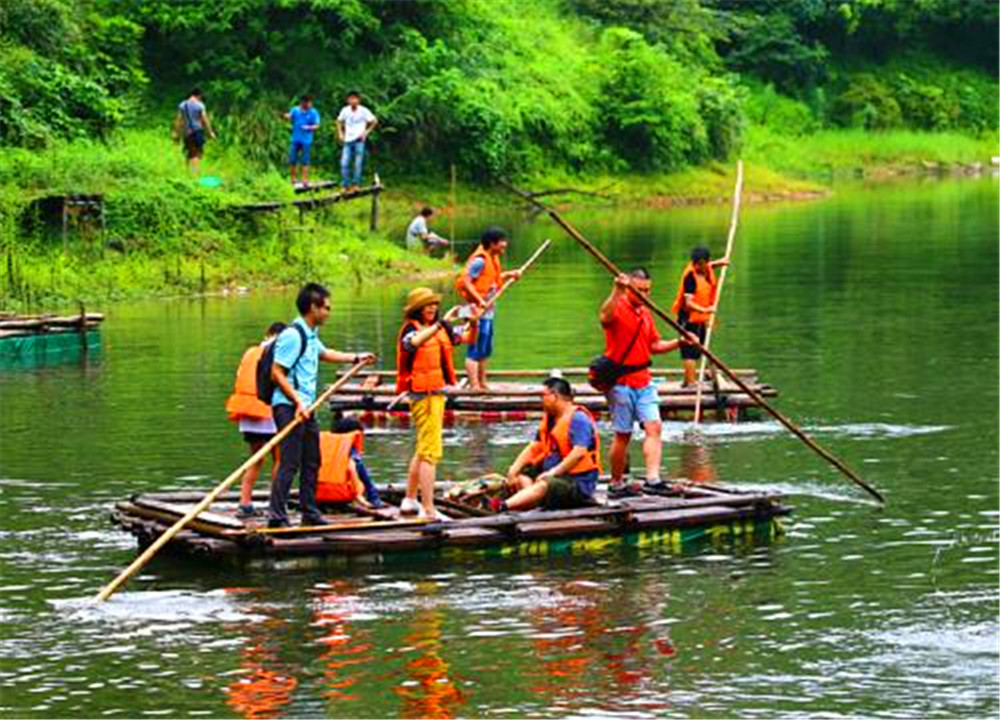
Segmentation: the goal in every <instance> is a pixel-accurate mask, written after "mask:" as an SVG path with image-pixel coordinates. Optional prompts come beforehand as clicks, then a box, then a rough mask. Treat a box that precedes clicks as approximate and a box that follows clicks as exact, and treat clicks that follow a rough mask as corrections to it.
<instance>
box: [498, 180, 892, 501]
mask: <svg viewBox="0 0 1000 720" xmlns="http://www.w3.org/2000/svg"><path fill="white" fill-rule="evenodd" d="M503 184H504V185H506V186H507V187H508V188H510V190H512V191H513V192H515V193H516V194H518V195H519V196H521V197H522V198H524V199H525V200H527V201H528V202H530V203H532V204H533V205H535V206H536V207H537V208H538V209H539V210H541V211H543V212H545V213H547V214H548V215H549V217H551V218H552V219H553V220H554V221H555V223H556V224H557V225H559V226H560V227H561V228H562V229H563V230H565V231H566V233H567V234H568V235H569V236H570V237H572V238H573V239H574V240H576V241H577V242H578V243H579V244H580V245H581V246H582V247H583V249H584V250H586V251H587V252H588V253H590V254H591V256H593V258H594V259H595V260H597V262H599V263H600V264H601V265H603V266H604V268H605V269H606V270H607V271H608V272H609V273H610V274H611V275H612V276H614V277H618V276H619V275H621V274H622V272H621V270H620V269H619V268H618V266H617V265H615V264H614V263H613V262H611V261H610V260H608V258H607V257H605V255H604V254H603V253H602V252H601V251H600V250H598V249H597V248H596V247H595V246H594V245H593V244H592V243H591V242H590V241H589V240H587V239H586V238H585V237H583V235H581V234H580V232H579V231H578V230H577V229H576V228H574V227H573V226H572V225H570V224H569V222H567V221H566V220H564V219H563V218H562V216H561V215H560V214H559V213H558V212H556V211H555V210H553V209H552V208H550V207H548V206H547V205H545V204H544V203H541V202H539V201H538V200H535V199H534V198H533V197H531V196H530V195H528V194H527V193H525V192H523V191H521V190H518V189H517V188H515V187H514V186H513V185H511V184H510V183H507V182H504V183H503ZM634 294H635V296H636V297H637V298H638V299H639V301H640V302H641V303H642V304H643V305H645V306H646V307H648V308H649V309H650V310H651V311H652V312H653V313H655V314H656V315H657V316H659V317H660V319H662V320H663V321H664V322H665V323H667V324H668V325H669V326H670V327H672V328H673V329H674V330H676V331H677V332H678V333H681V334H682V335H685V334H686V333H685V331H684V329H683V328H682V327H681V326H680V325H679V324H678V322H677V321H676V320H675V319H674V318H672V317H670V315H668V314H667V313H666V312H664V311H663V309H662V308H660V307H659V306H658V305H657V304H656V303H655V302H653V301H652V300H651V299H649V298H648V297H646V296H645V295H644V294H643V293H634ZM691 343H692V344H693V345H695V346H696V347H697V348H698V349H699V350H701V352H702V353H703V354H704V355H705V357H707V358H708V359H709V360H710V361H711V362H712V364H713V365H715V366H716V367H717V368H719V370H721V371H722V372H724V373H725V374H726V376H727V377H728V378H729V379H730V380H732V381H733V382H734V383H735V384H736V385H737V386H738V387H739V388H740V389H741V390H743V392H745V393H746V394H747V395H749V396H750V397H751V398H753V400H754V402H756V403H757V404H758V405H759V406H760V407H762V408H764V410H766V411H767V412H768V413H769V414H770V415H771V417H773V418H774V419H775V420H777V421H778V422H780V423H781V424H782V425H784V426H785V428H787V429H788V431H789V432H791V433H792V434H793V435H795V436H796V437H797V438H799V440H801V441H802V442H804V443H805V444H806V445H807V446H808V447H809V448H810V449H811V450H813V451H814V452H815V453H816V454H817V455H819V456H820V457H822V458H823V459H824V460H826V461H827V462H829V463H830V464H831V465H833V466H834V467H835V468H837V469H838V470H839V471H840V472H841V473H842V474H843V475H844V476H845V477H847V478H848V479H849V480H851V481H852V482H853V483H855V484H856V485H858V486H859V487H861V488H863V489H864V490H865V491H866V492H868V494H870V495H871V496H872V497H874V498H875V499H876V500H878V502H879V503H881V504H882V505H884V504H885V498H884V497H882V493H880V492H879V491H878V490H876V489H875V488H873V487H872V486H871V485H869V484H868V483H866V482H865V481H864V480H863V479H861V477H860V476H859V475H858V474H857V473H856V472H854V471H853V470H851V468H850V467H848V466H847V464H846V463H844V462H843V461H842V460H841V459H840V458H838V457H836V456H835V455H833V454H832V453H831V452H829V451H828V450H826V449H825V448H823V447H821V446H820V445H819V444H818V443H817V442H816V441H815V440H813V439H812V438H811V437H809V436H808V435H807V434H806V433H805V432H804V431H803V430H802V429H801V428H800V427H799V426H798V425H796V424H795V423H793V422H792V421H791V420H789V419H788V418H786V417H785V416H784V415H782V414H781V413H780V412H778V411H777V410H775V409H774V408H773V407H771V405H770V404H769V403H768V402H767V401H766V400H765V399H764V398H763V397H761V395H760V393H758V392H756V391H755V390H754V389H753V388H752V387H750V386H749V385H747V384H746V383H745V382H744V381H743V379H742V378H740V377H739V376H738V375H737V374H736V373H735V372H733V370H731V369H730V368H729V366H728V365H726V363H724V362H723V361H722V360H721V359H719V357H718V356H717V355H716V354H715V353H714V352H712V351H711V350H709V349H708V348H706V347H705V346H704V345H702V344H701V343H700V342H698V341H697V340H691Z"/></svg>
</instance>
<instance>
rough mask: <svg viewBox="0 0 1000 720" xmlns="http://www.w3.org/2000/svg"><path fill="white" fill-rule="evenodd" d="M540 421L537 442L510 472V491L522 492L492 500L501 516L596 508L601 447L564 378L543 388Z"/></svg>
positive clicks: (594, 426) (552, 379)
mask: <svg viewBox="0 0 1000 720" xmlns="http://www.w3.org/2000/svg"><path fill="white" fill-rule="evenodd" d="M542 410H543V415H542V420H541V422H540V423H539V426H538V433H537V434H536V435H535V440H534V442H531V443H528V445H527V446H526V447H525V448H524V449H523V450H522V451H521V454H520V455H518V456H517V459H516V460H514V463H513V464H512V465H511V466H510V469H509V470H508V471H507V485H508V486H509V487H514V488H519V489H518V491H517V492H516V493H514V495H512V496H511V497H509V498H508V499H507V500H506V501H502V500H500V498H493V501H492V502H491V506H492V507H493V509H494V510H495V511H497V512H505V511H507V510H512V511H515V512H516V511H519V510H528V509H529V508H533V507H537V506H538V505H542V504H544V505H545V508H546V509H547V510H556V509H560V508H573V507H581V506H583V505H589V504H591V503H592V502H593V497H594V490H595V488H596V487H597V480H598V477H599V476H600V474H601V441H600V437H599V436H598V433H597V424H596V423H595V422H594V417H593V416H592V415H591V414H590V412H589V411H588V410H587V409H586V408H584V407H581V406H579V405H577V404H575V403H574V402H573V388H572V387H571V386H570V384H569V383H568V382H566V381H565V380H564V379H562V378H557V377H550V378H548V379H547V380H546V381H545V382H544V383H543V390H542Z"/></svg>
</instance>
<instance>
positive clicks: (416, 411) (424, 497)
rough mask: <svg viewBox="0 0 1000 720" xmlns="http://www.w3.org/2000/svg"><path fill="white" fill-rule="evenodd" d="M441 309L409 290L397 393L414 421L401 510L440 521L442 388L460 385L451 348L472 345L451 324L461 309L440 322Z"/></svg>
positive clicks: (436, 299)
mask: <svg viewBox="0 0 1000 720" xmlns="http://www.w3.org/2000/svg"><path fill="white" fill-rule="evenodd" d="M440 309H441V296H440V295H439V294H437V293H436V292H434V291H433V290H431V289H430V288H426V287H418V288H414V289H413V290H411V291H410V294H409V295H408V296H407V298H406V307H405V308H404V310H403V326H402V327H401V328H400V330H399V340H398V342H397V345H396V392H399V393H407V394H408V395H409V398H410V416H411V417H412V418H413V426H414V428H415V430H416V449H415V452H414V453H413V458H412V459H411V460H410V467H409V474H408V476H407V481H406V497H405V498H403V502H402V504H401V505H400V513H401V514H403V515H415V514H420V515H421V516H422V517H430V518H436V517H437V513H436V511H435V510H434V480H435V475H436V471H437V464H438V462H440V461H441V458H442V457H443V455H444V449H443V440H442V435H443V433H444V404H445V397H444V388H445V387H447V386H448V385H454V384H455V383H456V382H457V377H456V375H455V363H454V361H453V360H452V348H453V347H454V346H455V345H457V344H459V343H461V342H463V340H464V341H467V339H468V338H467V336H466V335H464V334H463V331H464V330H465V328H461V327H453V326H452V324H451V323H452V321H454V319H455V318H456V317H458V313H459V310H460V308H458V307H453V308H452V309H451V310H449V311H448V312H447V313H446V314H445V316H444V317H441V316H440ZM470 325H472V323H470ZM418 490H419V494H420V502H419V503H418V502H417V491H418Z"/></svg>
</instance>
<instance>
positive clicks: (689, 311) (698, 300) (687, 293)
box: [672, 247, 729, 387]
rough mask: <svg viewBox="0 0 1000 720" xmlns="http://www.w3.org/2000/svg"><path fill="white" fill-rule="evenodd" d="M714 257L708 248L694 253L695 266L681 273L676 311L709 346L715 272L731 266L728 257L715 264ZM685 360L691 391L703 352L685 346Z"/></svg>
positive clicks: (685, 375) (675, 303)
mask: <svg viewBox="0 0 1000 720" xmlns="http://www.w3.org/2000/svg"><path fill="white" fill-rule="evenodd" d="M710 257H711V256H710V255H709V252H708V248H704V247H696V248H694V249H693V250H692V251H691V262H689V263H688V264H687V267H685V268H684V272H683V273H681V282H680V285H679V286H678V288H677V297H676V298H675V299H674V304H673V307H672V310H673V311H674V313H675V314H676V315H677V322H678V323H680V325H681V327H683V328H684V329H685V330H687V331H688V332H689V333H692V334H694V335H696V336H697V337H698V340H699V342H702V343H704V342H705V328H706V323H708V321H709V320H710V319H711V318H712V313H714V312H715V293H716V288H717V286H718V283H717V282H716V279H715V268H717V267H721V266H723V265H728V264H729V258H728V257H725V258H722V259H721V260H715V261H714V262H713V261H710V260H709V258H710ZM681 358H683V360H684V384H683V387H690V386H692V385H694V384H695V383H696V382H697V381H698V372H697V370H696V367H695V366H696V364H697V362H698V360H699V359H700V358H701V350H699V349H698V347H697V346H695V345H685V346H684V347H682V348H681Z"/></svg>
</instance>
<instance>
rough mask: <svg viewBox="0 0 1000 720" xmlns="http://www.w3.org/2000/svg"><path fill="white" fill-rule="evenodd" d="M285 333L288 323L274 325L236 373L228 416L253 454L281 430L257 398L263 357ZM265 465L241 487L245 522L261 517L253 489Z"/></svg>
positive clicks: (246, 476) (258, 465) (256, 468)
mask: <svg viewBox="0 0 1000 720" xmlns="http://www.w3.org/2000/svg"><path fill="white" fill-rule="evenodd" d="M284 329H285V323H283V322H276V323H271V327H269V328H268V329H267V333H266V334H265V335H264V340H263V341H262V342H261V343H260V344H258V345H254V346H253V347H251V348H247V350H246V352H244V353H243V359H242V360H240V366H239V369H237V371H236V383H235V385H234V387H233V394H232V395H230V396H229V399H228V400H226V412H227V413H229V419H230V420H232V421H233V422H236V423H239V429H240V432H241V433H243V439H244V440H245V441H246V443H247V445H249V446H250V454H251V455H253V454H254V453H255V452H257V451H258V450H260V449H261V448H262V447H264V445H265V444H266V443H267V442H268V441H269V440H270V439H271V438H272V437H274V434H275V433H276V432H277V428H275V426H274V418H273V417H272V416H271V406H270V405H268V404H267V403H265V402H262V401H261V400H260V399H259V398H258V397H257V363H259V362H260V358H261V355H263V354H264V349H265V348H266V347H267V346H268V344H270V343H272V342H274V339H275V338H276V337H278V335H280V334H281V331H282V330H284ZM271 461H272V462H271V479H272V480H273V479H274V475H275V473H276V472H277V471H278V449H277V448H275V449H274V450H273V451H272V452H271ZM262 467H264V461H263V460H261V461H260V462H258V463H256V464H255V465H251V466H250V467H248V468H247V471H246V472H245V473H244V474H243V480H242V482H241V483H240V506H239V509H238V510H237V512H236V517H237V518H239V519H241V520H246V519H247V518H252V517H257V516H258V515H259V514H260V513H258V512H257V511H256V510H255V509H254V506H253V486H254V483H256V482H257V477H258V476H259V475H260V470H261V468H262Z"/></svg>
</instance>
